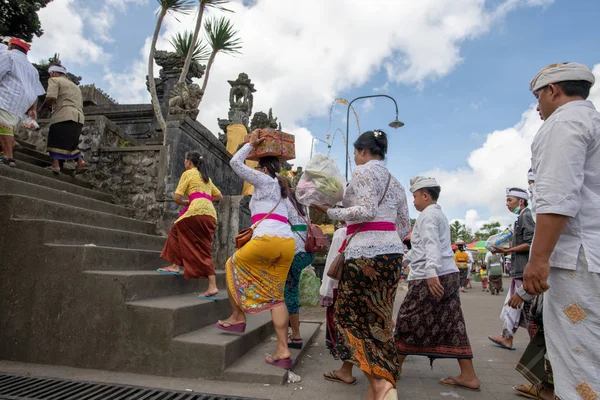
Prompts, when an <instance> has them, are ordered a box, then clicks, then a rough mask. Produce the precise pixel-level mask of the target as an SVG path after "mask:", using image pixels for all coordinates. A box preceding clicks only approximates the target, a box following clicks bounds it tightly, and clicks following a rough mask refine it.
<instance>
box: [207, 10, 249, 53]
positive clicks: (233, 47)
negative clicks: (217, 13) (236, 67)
mask: <svg viewBox="0 0 600 400" xmlns="http://www.w3.org/2000/svg"><path fill="white" fill-rule="evenodd" d="M205 30H206V37H207V39H208V43H209V44H210V47H211V48H212V52H213V54H215V55H216V53H226V54H240V53H241V51H240V50H241V49H242V39H241V38H239V37H237V34H238V31H236V30H235V29H234V28H233V22H231V20H230V19H229V18H226V17H221V18H219V19H217V18H215V17H213V18H210V19H209V20H208V21H206V26H205Z"/></svg>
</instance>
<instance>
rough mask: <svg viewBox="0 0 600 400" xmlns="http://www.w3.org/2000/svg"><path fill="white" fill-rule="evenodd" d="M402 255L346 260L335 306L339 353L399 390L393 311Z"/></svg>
mask: <svg viewBox="0 0 600 400" xmlns="http://www.w3.org/2000/svg"><path fill="white" fill-rule="evenodd" d="M401 264H402V254H385V255H379V256H377V257H374V258H357V259H350V260H346V264H345V265H344V274H343V276H342V279H341V280H340V283H339V285H338V289H337V290H338V292H337V294H338V297H337V299H336V302H335V315H334V322H335V330H336V335H335V336H336V340H337V342H336V353H337V355H338V356H339V357H340V359H341V360H342V361H346V362H349V363H352V364H354V365H356V366H357V367H359V368H360V369H361V370H362V371H364V372H365V373H367V374H369V375H371V376H373V377H376V378H381V379H386V380H387V381H389V382H391V383H392V384H393V385H394V387H396V377H397V375H398V353H397V351H396V347H395V345H394V334H393V328H392V320H393V317H392V311H393V307H394V300H395V299H396V290H397V289H398V281H399V280H400V268H401Z"/></svg>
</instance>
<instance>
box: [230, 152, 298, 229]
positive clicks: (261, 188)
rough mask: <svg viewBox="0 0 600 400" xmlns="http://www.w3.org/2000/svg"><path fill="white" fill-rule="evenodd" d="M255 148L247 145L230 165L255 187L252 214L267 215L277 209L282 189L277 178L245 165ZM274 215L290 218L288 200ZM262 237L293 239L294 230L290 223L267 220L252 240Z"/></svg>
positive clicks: (281, 204) (280, 205)
mask: <svg viewBox="0 0 600 400" xmlns="http://www.w3.org/2000/svg"><path fill="white" fill-rule="evenodd" d="M252 149H253V147H252V145H251V144H250V143H247V144H245V145H244V147H242V148H241V149H240V150H239V151H238V152H237V153H235V155H234V156H233V157H232V158H231V161H230V162H229V165H231V168H233V170H234V171H235V173H236V174H238V175H239V177H240V178H242V179H243V180H245V181H246V182H248V183H250V184H252V185H254V194H253V195H252V199H251V200H250V213H251V214H252V215H256V214H266V213H268V212H269V211H271V210H272V209H273V207H275V204H277V202H278V201H279V199H281V189H280V187H279V182H278V181H277V178H271V177H270V176H269V175H267V174H265V173H263V172H260V171H257V170H255V169H252V168H250V167H248V166H247V165H246V164H244V161H245V160H246V157H248V154H250V152H251V151H252ZM273 214H279V215H281V216H284V217H285V218H289V216H288V208H287V206H286V200H285V199H283V200H282V201H281V203H279V205H278V206H277V208H276V209H275V211H273ZM261 236H271V237H273V236H277V237H280V238H290V239H291V238H293V236H292V230H291V228H290V225H289V224H288V223H284V222H280V221H276V220H272V219H265V220H264V221H263V222H261V223H260V224H259V225H258V226H257V227H256V228H255V229H254V234H253V235H252V238H255V237H261Z"/></svg>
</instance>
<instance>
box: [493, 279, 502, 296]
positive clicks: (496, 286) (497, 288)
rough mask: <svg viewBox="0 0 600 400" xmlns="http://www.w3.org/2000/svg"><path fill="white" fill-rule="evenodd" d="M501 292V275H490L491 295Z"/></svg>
mask: <svg viewBox="0 0 600 400" xmlns="http://www.w3.org/2000/svg"><path fill="white" fill-rule="evenodd" d="M501 291H502V275H490V292H491V293H492V294H496V293H500V292H501Z"/></svg>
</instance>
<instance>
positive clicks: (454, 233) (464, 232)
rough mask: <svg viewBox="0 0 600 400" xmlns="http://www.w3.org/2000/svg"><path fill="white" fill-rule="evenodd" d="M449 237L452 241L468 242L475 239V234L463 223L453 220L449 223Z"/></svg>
mask: <svg viewBox="0 0 600 400" xmlns="http://www.w3.org/2000/svg"><path fill="white" fill-rule="evenodd" d="M450 239H451V241H452V243H456V241H457V240H464V242H465V244H469V243H471V242H474V241H475V236H474V235H473V232H471V229H470V228H468V227H467V226H466V225H465V224H461V223H460V222H459V221H454V222H453V223H451V224H450Z"/></svg>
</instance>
